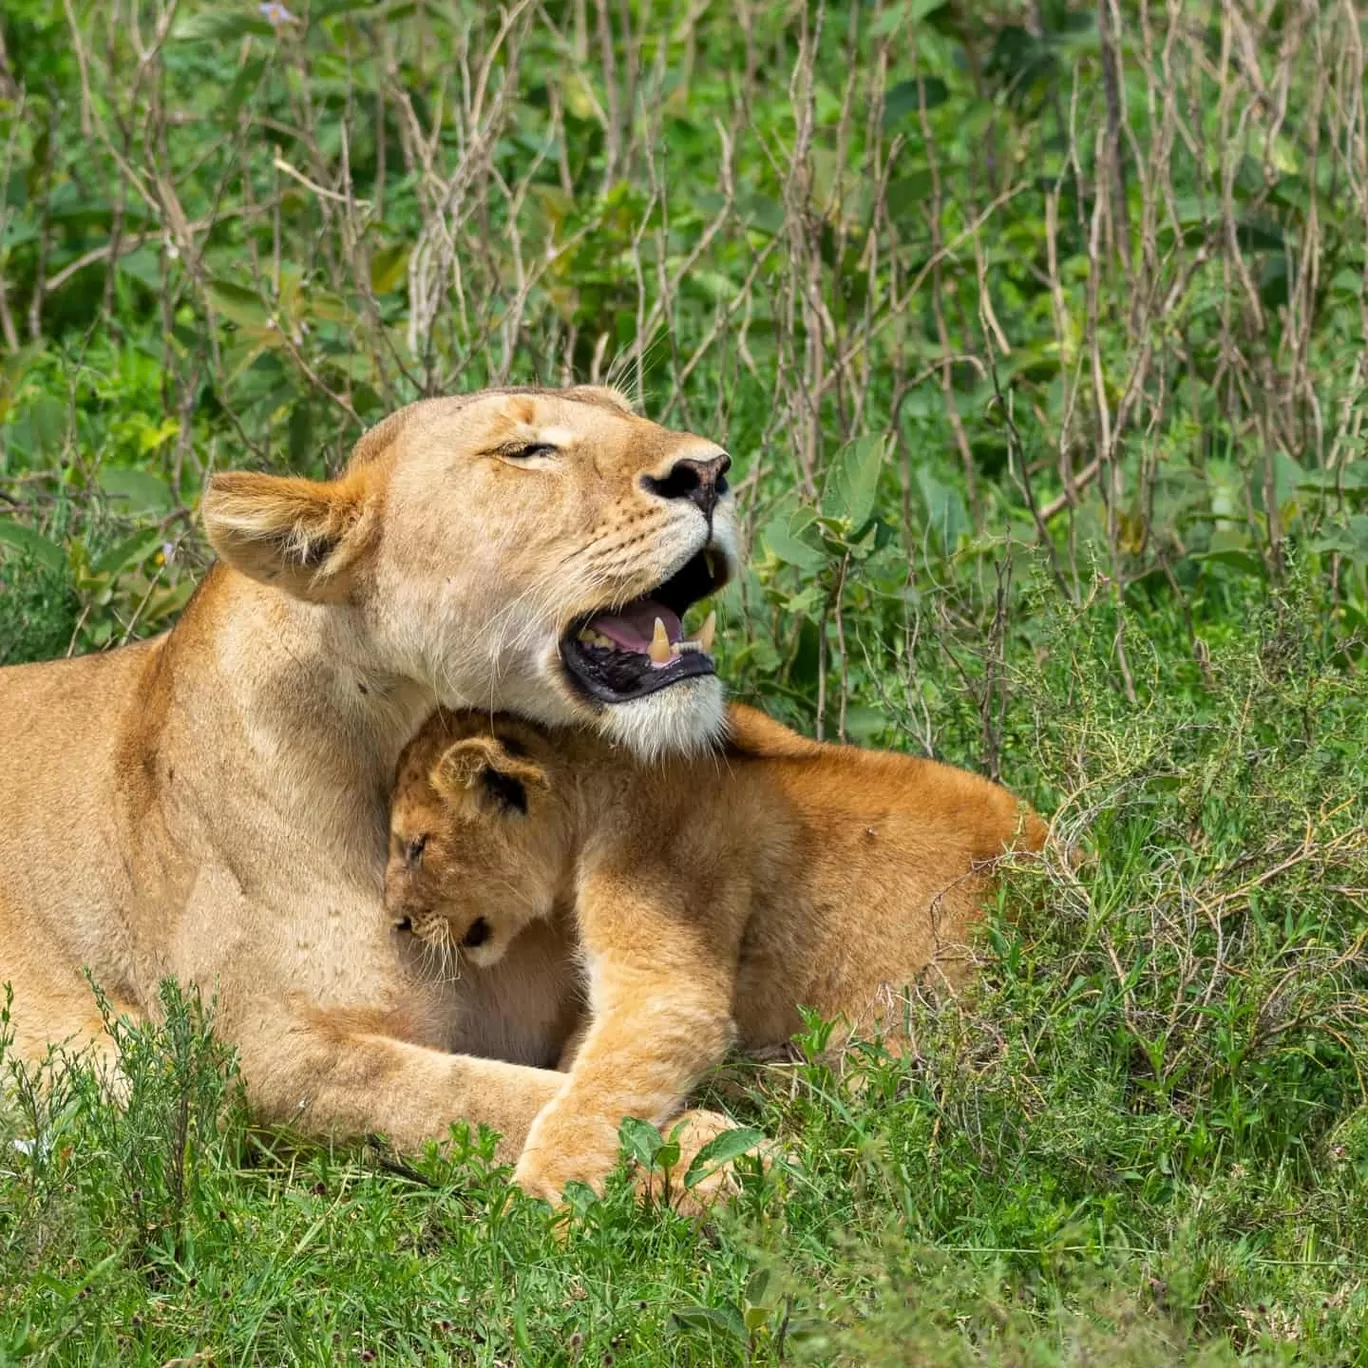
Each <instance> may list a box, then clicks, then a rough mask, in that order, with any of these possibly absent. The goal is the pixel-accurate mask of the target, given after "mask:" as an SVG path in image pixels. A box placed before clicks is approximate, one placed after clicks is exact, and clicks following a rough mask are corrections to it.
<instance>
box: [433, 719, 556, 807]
mask: <svg viewBox="0 0 1368 1368" xmlns="http://www.w3.org/2000/svg"><path fill="white" fill-rule="evenodd" d="M429 780H430V782H431V784H432V787H433V788H434V789H435V790H436V791H437V793H438V795H439V796H440V797H442V798H445V799H446V800H447V801H448V802H453V801H455V800H457V799H459V798H460V797H461V795H462V793H463V792H465V791H469V790H474V792H475V795H476V798H477V799H478V800H479V801H482V802H483V801H488V802H490V803H492V804H493V805H494V806H495V807H497V808H499V809H501V810H503V811H510V810H514V811H518V812H526V811H527V790H528V789H542V790H546V789H549V788H550V787H551V785H550V781H549V780H548V779H547V777H546V771H545V770H544V769H542V767H541V766H540V765H539V764H537V763H536V761H534V760H529V759H527V758H526V756H522V755H513V754H512V753H511V752H509V751H508V750H506V749H505V748H504V747H503V746H502V745H500V744H499V742H498V741H497V740H495V738H494V737H492V736H467V737H466V738H464V740H461V741H456V742H454V743H453V744H452V745H450V746H448V747H447V748H446V750H445V751H443V752H442V755H441V758H440V759H439V760H438V761H437V763H436V764H435V765H434V766H433V768H432V774H431V775H430V776H429Z"/></svg>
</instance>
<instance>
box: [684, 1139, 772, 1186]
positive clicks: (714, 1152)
mask: <svg viewBox="0 0 1368 1368" xmlns="http://www.w3.org/2000/svg"><path fill="white" fill-rule="evenodd" d="M764 1141H765V1132H764V1131H761V1130H756V1129H755V1127H754V1126H738V1127H737V1128H736V1129H735V1130H729V1131H723V1132H722V1134H721V1135H716V1136H714V1137H713V1138H712V1139H711V1140H709V1141H708V1143H707V1144H706V1145H704V1146H703V1148H702V1149H701V1150H699V1151H698V1153H697V1154H695V1155H694V1159H693V1163H692V1164H690V1165H689V1171H688V1172H687V1173H686V1174H685V1175H684V1186H685V1187H686V1188H695V1187H697V1186H698V1185H699V1183H701V1182H702V1181H703V1180H704V1179H705V1178H707V1177H709V1176H710V1175H711V1174H714V1173H716V1172H717V1170H718V1169H720V1168H722V1167H723V1165H725V1164H729V1163H731V1161H732V1160H733V1159H736V1158H738V1157H739V1156H741V1155H743V1154H745V1153H746V1151H747V1150H753V1149H754V1148H755V1147H756V1146H757V1145H761V1144H763V1143H764Z"/></svg>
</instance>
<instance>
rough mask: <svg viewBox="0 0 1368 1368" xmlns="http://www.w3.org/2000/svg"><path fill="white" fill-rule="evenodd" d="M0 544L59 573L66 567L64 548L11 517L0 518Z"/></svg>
mask: <svg viewBox="0 0 1368 1368" xmlns="http://www.w3.org/2000/svg"><path fill="white" fill-rule="evenodd" d="M0 546H9V547H11V548H13V549H14V550H15V551H18V552H19V553H20V555H24V556H31V557H32V558H33V559H34V560H36V561H37V562H38V563H39V564H40V565H44V566H46V567H47V568H48V569H49V570H55V571H57V572H58V573H59V574H62V573H65V571H66V569H67V553H66V549H65V548H64V547H62V546H61V545H59V544H58V543H57V542H55V541H53V540H51V538H49V537H45V536H43V534H42V533H41V532H39V531H37V530H36V529H34V528H32V527H29V526H28V525H27V524H26V523H21V522H16V521H15V520H14V519H13V518H3V519H0Z"/></svg>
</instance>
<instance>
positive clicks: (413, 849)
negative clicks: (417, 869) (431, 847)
mask: <svg viewBox="0 0 1368 1368" xmlns="http://www.w3.org/2000/svg"><path fill="white" fill-rule="evenodd" d="M427 843H428V838H427V832H426V831H425V832H424V833H423V834H422V835H421V836H415V837H414V838H413V840H411V841H410V842H409V843H408V849H407V850H405V851H404V858H405V859H406V860H407V861H408V862H409V864H417V863H418V861H419V860H421V859H422V858H423V851H425V850H426V849H427Z"/></svg>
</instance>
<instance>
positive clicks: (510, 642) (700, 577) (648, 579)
mask: <svg viewBox="0 0 1368 1368" xmlns="http://www.w3.org/2000/svg"><path fill="white" fill-rule="evenodd" d="M729 465H730V458H729V457H728V456H727V454H726V453H725V452H724V451H722V450H721V448H719V447H718V446H717V444H716V443H714V442H712V441H709V440H708V439H707V438H704V437H695V436H691V435H690V434H688V433H683V432H672V431H669V430H667V429H666V428H662V427H659V426H658V425H656V424H655V423H652V422H649V421H648V420H646V419H645V418H641V417H639V416H637V415H636V414H635V413H633V412H632V410H631V408H630V407H629V406H628V404H627V403H626V401H625V400H624V399H622V398H621V396H619V395H618V394H616V393H615V392H614V391H612V390H606V389H599V388H593V387H587V386H581V387H576V388H573V389H565V390H534V389H506V390H486V391H482V392H481V393H478V394H473V395H468V396H464V397H456V398H447V399H428V400H423V401H422V402H420V403H417V404H412V405H410V406H409V407H408V408H406V409H401V410H400V411H399V412H398V413H396V414H394V415H392V416H391V417H389V418H387V419H386V420H385V421H384V422H382V423H381V424H380V425H379V426H378V427H376V428H373V429H372V430H371V431H370V432H368V433H367V434H366V435H365V436H364V437H363V438H362V439H361V441H360V442H359V443H358V445H357V447H356V449H355V451H354V452H353V453H352V457H351V460H350V462H349V463H348V465H347V468H346V470H345V471H344V473H343V474H342V476H341V477H340V478H339V479H337V480H333V481H325V482H315V481H311V480H304V479H294V478H284V477H278V476H270V475H262V474H254V473H249V472H244V471H237V472H228V473H224V474H220V475H216V476H215V477H214V479H213V480H212V481H211V483H210V486H209V489H208V492H207V493H206V496H205V500H204V518H205V526H206V529H207V531H208V535H209V540H210V542H211V543H212V544H213V547H214V549H215V551H217V553H218V554H219V556H220V557H221V558H222V559H223V560H224V561H226V562H228V563H229V564H230V565H232V566H233V567H234V568H236V569H237V570H239V571H241V572H242V573H243V574H246V575H249V576H251V577H252V578H253V579H256V580H259V581H262V582H264V583H267V584H270V585H272V586H274V587H275V588H277V589H279V590H281V591H282V592H283V593H285V594H287V595H290V596H292V597H294V598H295V599H301V600H304V601H306V602H308V603H310V604H313V605H318V606H319V610H320V611H324V612H328V613H330V614H332V615H333V617H334V620H335V621H336V622H337V623H338V625H339V627H340V630H337V631H334V632H332V634H331V636H330V638H329V639H330V641H334V642H337V643H341V644H340V645H335V646H332V647H330V649H331V650H333V651H334V653H336V652H338V651H341V652H343V653H344V654H347V655H348V656H350V657H354V658H349V659H348V660H347V661H346V663H347V664H348V665H349V666H351V667H352V668H355V669H356V670H358V671H359V672H361V673H363V674H364V673H369V674H370V675H372V676H374V677H375V679H376V682H377V685H379V686H380V694H381V696H383V693H384V688H383V685H384V682H385V680H387V679H389V680H393V679H407V680H409V681H414V682H416V683H417V684H418V685H420V686H422V687H423V688H424V689H426V690H427V691H429V692H430V694H431V697H432V699H433V701H435V702H437V703H440V704H441V705H443V706H445V707H449V708H459V707H475V708H483V709H491V710H493V709H497V710H501V711H507V712H514V713H517V714H519V715H521V716H523V717H528V718H532V719H534V720H536V721H540V722H544V723H548V724H550V725H567V724H575V723H584V722H589V723H591V724H593V725H595V726H597V728H598V729H599V730H600V731H602V732H603V733H604V734H605V735H607V736H608V737H609V738H611V739H613V740H617V741H621V742H624V743H625V744H627V745H628V746H629V747H630V748H631V749H632V750H633V751H635V752H636V753H637V754H639V755H642V756H644V757H650V756H652V755H654V754H658V753H661V752H669V751H675V752H678V751H688V750H693V749H698V748H701V747H705V746H709V745H711V744H713V743H714V742H715V741H716V740H717V739H718V738H719V736H720V734H721V731H722V728H723V724H724V712H723V705H722V691H721V686H720V684H719V682H718V680H717V676H716V673H715V670H714V666H713V660H712V657H711V655H710V654H709V650H710V647H711V645H712V633H713V627H712V621H711V619H710V620H709V621H707V622H705V623H702V624H699V623H697V622H695V623H694V624H693V631H692V633H691V632H690V631H688V630H686V628H685V626H684V618H685V615H686V613H688V611H689V610H690V609H691V608H693V607H694V605H696V604H699V603H700V601H701V600H704V599H706V598H708V597H709V596H711V595H712V594H713V592H714V591H715V590H717V589H719V588H720V587H721V586H722V585H723V584H724V583H726V581H727V580H728V579H729V578H730V577H731V576H732V575H733V574H734V573H735V572H736V567H737V557H738V550H737V546H738V537H737V530H736V519H735V514H734V510H733V499H732V495H731V493H730V491H729V489H728V486H727V479H726V472H727V469H728V467H729ZM701 611H702V610H701V609H700V614H701Z"/></svg>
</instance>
